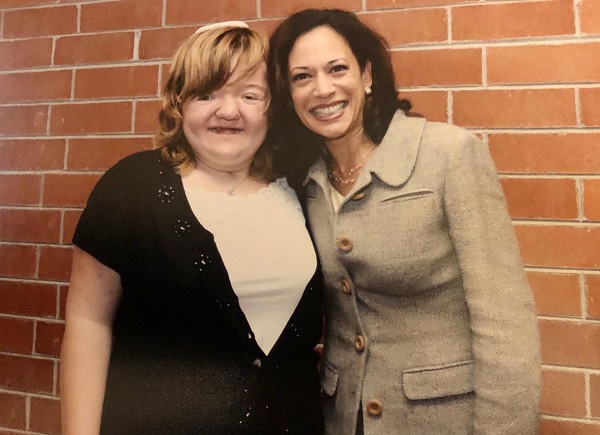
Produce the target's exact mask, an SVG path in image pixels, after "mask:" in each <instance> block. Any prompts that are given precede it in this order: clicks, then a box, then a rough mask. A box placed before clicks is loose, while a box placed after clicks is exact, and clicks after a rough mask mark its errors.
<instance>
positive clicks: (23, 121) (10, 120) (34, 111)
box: [0, 105, 48, 136]
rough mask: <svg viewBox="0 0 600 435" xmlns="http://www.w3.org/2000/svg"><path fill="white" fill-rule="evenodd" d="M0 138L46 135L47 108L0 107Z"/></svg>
mask: <svg viewBox="0 0 600 435" xmlns="http://www.w3.org/2000/svg"><path fill="white" fill-rule="evenodd" d="M0 119H1V120H2V122H1V123H0V136H2V135H15V136H16V135H19V136H22V135H35V134H44V133H46V123H47V119H48V106H45V105H40V106H10V107H0Z"/></svg>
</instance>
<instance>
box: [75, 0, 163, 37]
mask: <svg viewBox="0 0 600 435" xmlns="http://www.w3.org/2000/svg"><path fill="white" fill-rule="evenodd" d="M162 3H163V2H162V0H144V1H143V2H141V1H139V0H121V1H118V2H102V3H90V4H83V5H81V31H82V32H100V31H105V30H129V29H141V28H144V27H160V25H161V20H162Z"/></svg>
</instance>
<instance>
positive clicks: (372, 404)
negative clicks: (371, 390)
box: [367, 399, 383, 417]
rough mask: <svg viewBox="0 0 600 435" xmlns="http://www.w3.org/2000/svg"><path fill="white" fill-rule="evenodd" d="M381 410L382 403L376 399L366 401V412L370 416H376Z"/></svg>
mask: <svg viewBox="0 0 600 435" xmlns="http://www.w3.org/2000/svg"><path fill="white" fill-rule="evenodd" d="M382 412H383V403H381V402H380V401H379V400H377V399H373V400H369V401H368V402H367V414H369V415H370V416H371V417H377V416H379V415H381V413H382Z"/></svg>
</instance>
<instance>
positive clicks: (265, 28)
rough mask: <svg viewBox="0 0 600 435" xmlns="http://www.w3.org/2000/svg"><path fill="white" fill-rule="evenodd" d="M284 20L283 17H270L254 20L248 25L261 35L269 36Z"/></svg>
mask: <svg viewBox="0 0 600 435" xmlns="http://www.w3.org/2000/svg"><path fill="white" fill-rule="evenodd" d="M282 21H283V19H282V18H275V19H268V20H260V21H252V22H250V23H248V25H249V26H250V27H251V28H252V29H253V30H255V31H257V32H258V33H260V34H261V35H264V36H266V37H269V35H271V34H272V33H273V31H274V30H275V28H276V27H277V26H278V25H279V23H281V22H282Z"/></svg>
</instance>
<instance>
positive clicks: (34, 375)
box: [0, 355, 54, 394]
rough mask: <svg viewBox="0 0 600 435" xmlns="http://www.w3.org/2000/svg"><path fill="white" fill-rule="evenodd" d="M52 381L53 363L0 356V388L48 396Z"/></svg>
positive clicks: (50, 391)
mask: <svg viewBox="0 0 600 435" xmlns="http://www.w3.org/2000/svg"><path fill="white" fill-rule="evenodd" d="M53 379H54V362H53V361H50V360H46V359H39V358H29V357H19V356H9V355H0V388H6V389H8V390H18V391H27V392H32V393H48V394H49V393H52V384H53Z"/></svg>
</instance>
